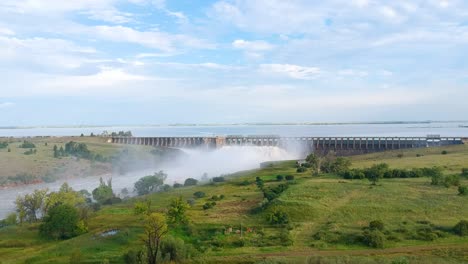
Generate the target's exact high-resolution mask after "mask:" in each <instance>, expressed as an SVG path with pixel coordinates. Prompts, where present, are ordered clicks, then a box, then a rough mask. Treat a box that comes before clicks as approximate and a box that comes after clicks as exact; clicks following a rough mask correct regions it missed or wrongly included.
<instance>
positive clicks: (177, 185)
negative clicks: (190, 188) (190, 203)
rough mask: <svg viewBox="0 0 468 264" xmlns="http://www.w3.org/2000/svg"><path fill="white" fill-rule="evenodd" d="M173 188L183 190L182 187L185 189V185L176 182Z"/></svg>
mask: <svg viewBox="0 0 468 264" xmlns="http://www.w3.org/2000/svg"><path fill="white" fill-rule="evenodd" d="M172 187H173V188H174V189H176V188H182V187H184V185H183V184H181V183H177V182H176V183H174V185H173V186H172Z"/></svg>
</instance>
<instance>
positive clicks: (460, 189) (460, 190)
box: [458, 186, 468, 195]
mask: <svg viewBox="0 0 468 264" xmlns="http://www.w3.org/2000/svg"><path fill="white" fill-rule="evenodd" d="M458 194H459V195H468V187H466V186H458Z"/></svg>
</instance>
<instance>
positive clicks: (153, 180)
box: [135, 171, 167, 195]
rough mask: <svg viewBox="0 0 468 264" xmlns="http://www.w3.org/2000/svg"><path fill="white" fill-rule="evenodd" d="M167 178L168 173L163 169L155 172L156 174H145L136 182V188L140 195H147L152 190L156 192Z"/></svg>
mask: <svg viewBox="0 0 468 264" xmlns="http://www.w3.org/2000/svg"><path fill="white" fill-rule="evenodd" d="M166 178H167V174H165V173H164V172H163V171H159V172H156V173H154V175H149V176H145V177H143V178H140V179H139V180H138V181H137V182H136V183H135V190H136V191H137V193H138V195H145V194H149V193H152V192H155V191H157V190H158V189H159V187H160V186H162V185H163V184H164V181H165V180H166Z"/></svg>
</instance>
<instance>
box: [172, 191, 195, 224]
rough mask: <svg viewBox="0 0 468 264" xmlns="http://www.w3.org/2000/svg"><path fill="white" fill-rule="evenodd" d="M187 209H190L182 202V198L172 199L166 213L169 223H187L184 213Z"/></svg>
mask: <svg viewBox="0 0 468 264" xmlns="http://www.w3.org/2000/svg"><path fill="white" fill-rule="evenodd" d="M188 208H190V205H189V204H188V203H187V202H186V201H184V199H182V196H179V197H178V198H175V199H173V200H172V201H171V203H170V205H169V209H168V211H167V216H168V219H169V222H171V223H175V224H179V223H182V224H185V223H187V222H188V217H187V214H186V211H187V209H188Z"/></svg>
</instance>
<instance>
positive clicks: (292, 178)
mask: <svg viewBox="0 0 468 264" xmlns="http://www.w3.org/2000/svg"><path fill="white" fill-rule="evenodd" d="M285 179H286V180H287V181H293V180H294V176H293V175H286V177H285Z"/></svg>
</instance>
